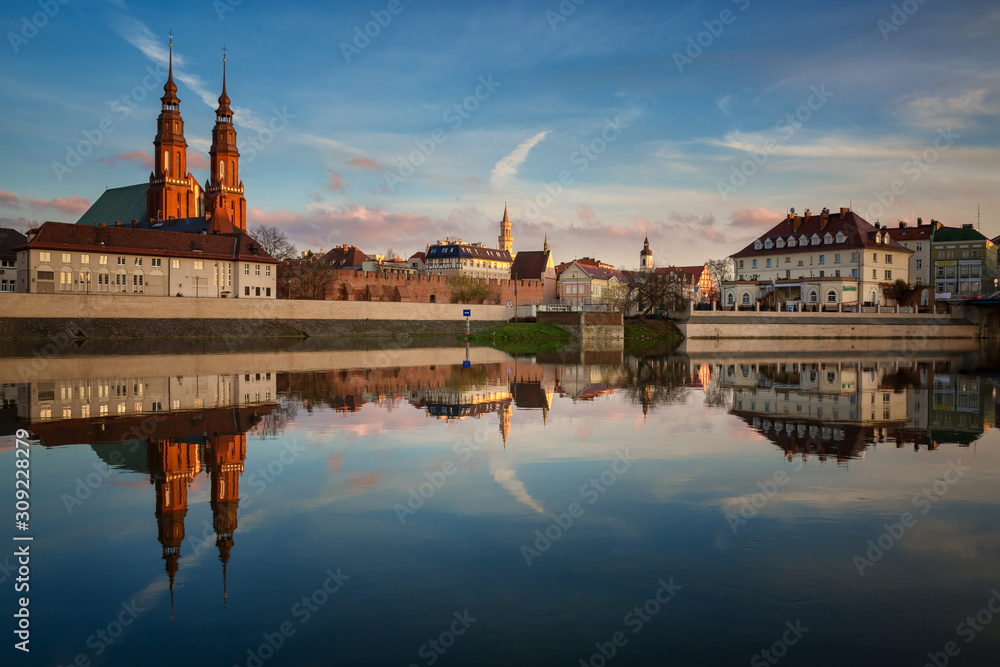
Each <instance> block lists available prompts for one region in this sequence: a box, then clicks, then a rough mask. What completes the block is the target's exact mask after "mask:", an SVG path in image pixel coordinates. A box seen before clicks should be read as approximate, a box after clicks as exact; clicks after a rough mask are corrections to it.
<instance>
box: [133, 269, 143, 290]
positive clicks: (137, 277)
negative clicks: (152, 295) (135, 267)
mask: <svg viewBox="0 0 1000 667" xmlns="http://www.w3.org/2000/svg"><path fill="white" fill-rule="evenodd" d="M132 291H133V292H140V293H141V292H142V291H143V290H142V274H141V273H133V274H132Z"/></svg>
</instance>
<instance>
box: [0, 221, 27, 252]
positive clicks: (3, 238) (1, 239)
mask: <svg viewBox="0 0 1000 667" xmlns="http://www.w3.org/2000/svg"><path fill="white" fill-rule="evenodd" d="M27 240H28V239H27V238H26V237H25V236H24V234H22V233H21V232H19V231H17V230H16V229H8V228H6V227H0V259H16V258H17V253H16V252H14V248H15V247H17V246H19V245H21V244H22V243H24V242H26V241H27Z"/></svg>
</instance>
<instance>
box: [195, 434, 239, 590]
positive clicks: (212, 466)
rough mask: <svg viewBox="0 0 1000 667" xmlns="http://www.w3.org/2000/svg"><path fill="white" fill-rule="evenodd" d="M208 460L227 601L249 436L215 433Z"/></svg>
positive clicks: (216, 532)
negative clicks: (231, 556) (228, 573)
mask: <svg viewBox="0 0 1000 667" xmlns="http://www.w3.org/2000/svg"><path fill="white" fill-rule="evenodd" d="M206 449H207V451H206V457H205V458H206V461H207V467H208V474H209V476H210V477H211V479H212V527H213V528H214V529H215V546H216V547H218V549H219V560H220V561H222V597H223V603H224V604H225V602H226V601H227V597H228V596H227V591H226V566H227V565H228V564H229V552H230V550H231V549H232V548H233V533H235V532H236V526H237V520H236V513H237V510H238V509H239V506H240V476H241V475H242V474H243V462H244V461H245V460H246V458H247V436H246V434H245V433H238V434H235V435H216V436H215V437H214V438H211V439H210V440H209V441H208V446H207V448H206Z"/></svg>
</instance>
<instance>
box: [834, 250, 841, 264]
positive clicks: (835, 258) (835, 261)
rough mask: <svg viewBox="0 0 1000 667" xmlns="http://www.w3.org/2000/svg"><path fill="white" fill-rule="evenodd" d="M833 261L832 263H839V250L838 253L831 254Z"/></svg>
mask: <svg viewBox="0 0 1000 667" xmlns="http://www.w3.org/2000/svg"><path fill="white" fill-rule="evenodd" d="M833 263H834V264H840V253H839V252H838V253H834V255H833Z"/></svg>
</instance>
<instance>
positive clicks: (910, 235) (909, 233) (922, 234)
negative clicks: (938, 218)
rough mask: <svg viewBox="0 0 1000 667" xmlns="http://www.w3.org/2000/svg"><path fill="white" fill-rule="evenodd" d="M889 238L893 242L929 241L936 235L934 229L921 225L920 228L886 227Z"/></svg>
mask: <svg viewBox="0 0 1000 667" xmlns="http://www.w3.org/2000/svg"><path fill="white" fill-rule="evenodd" d="M885 231H886V232H888V234H889V238H891V239H892V240H893V241H929V240H930V238H931V236H933V235H934V227H933V226H931V225H921V226H919V227H886V228H885Z"/></svg>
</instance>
